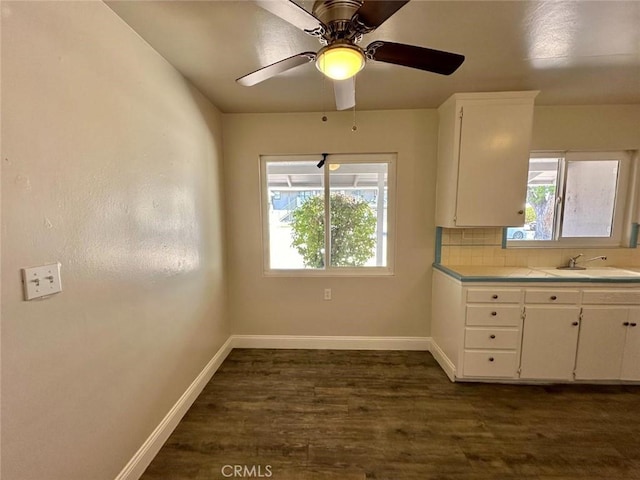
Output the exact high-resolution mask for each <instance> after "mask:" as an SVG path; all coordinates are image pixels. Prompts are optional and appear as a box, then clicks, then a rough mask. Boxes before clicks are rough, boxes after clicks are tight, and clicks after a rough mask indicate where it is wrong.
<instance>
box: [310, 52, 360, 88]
mask: <svg viewBox="0 0 640 480" xmlns="http://www.w3.org/2000/svg"><path fill="white" fill-rule="evenodd" d="M364 64H365V56H364V53H363V52H362V50H361V49H359V48H358V47H356V46H354V45H348V44H347V45H345V44H340V45H335V44H334V45H329V46H327V47H325V48H323V49H322V50H320V52H318V58H317V59H316V67H317V68H318V70H320V71H321V72H322V73H323V74H325V75H326V76H327V77H329V78H331V79H333V80H346V79H347V78H351V77H353V76H354V75H355V74H356V73H358V72H359V71H360V70H362V69H363V68H364Z"/></svg>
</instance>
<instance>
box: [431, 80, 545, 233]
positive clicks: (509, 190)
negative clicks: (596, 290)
mask: <svg viewBox="0 0 640 480" xmlns="http://www.w3.org/2000/svg"><path fill="white" fill-rule="evenodd" d="M537 94H538V92H537V91H534V92H497V93H457V94H455V95H453V96H451V97H450V98H449V99H448V100H447V101H446V102H444V103H443V104H442V105H441V106H440V108H438V113H439V118H440V128H439V134H438V174H437V175H438V177H437V186H436V191H437V193H436V225H439V226H443V227H474V226H476V227H488V226H511V225H523V224H524V209H525V199H526V188H527V173H528V165H529V151H530V143H531V127H532V122H533V101H534V98H535V96H536V95H537Z"/></svg>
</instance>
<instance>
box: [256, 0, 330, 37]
mask: <svg viewBox="0 0 640 480" xmlns="http://www.w3.org/2000/svg"><path fill="white" fill-rule="evenodd" d="M255 3H256V4H257V5H258V6H259V7H261V8H264V9H265V10H267V11H268V12H271V13H273V14H274V15H275V16H277V17H280V18H281V19H283V20H286V21H287V22H289V23H290V24H291V25H293V26H295V27H298V28H299V29H301V30H304V31H305V32H307V33H310V34H319V35H321V34H322V33H324V32H325V31H326V27H325V25H324V24H323V23H322V22H321V21H320V20H318V19H317V18H316V17H314V16H313V15H312V14H311V13H309V12H307V11H306V10H305V9H304V8H302V7H301V6H299V5H297V4H295V3H293V2H292V1H290V0H255Z"/></svg>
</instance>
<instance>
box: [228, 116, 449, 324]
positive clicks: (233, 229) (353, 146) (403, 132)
mask: <svg viewBox="0 0 640 480" xmlns="http://www.w3.org/2000/svg"><path fill="white" fill-rule="evenodd" d="M352 118H353V113H352V112H346V113H330V114H329V121H328V122H327V123H323V122H322V121H321V114H320V113H302V114H230V115H224V156H225V187H226V189H225V191H226V195H227V199H226V200H227V239H228V242H227V243H228V246H229V248H228V252H229V253H228V259H229V281H230V283H229V302H230V303H229V304H230V312H231V316H232V329H233V332H234V333H237V334H252V335H335V336H342V335H345V336H426V335H428V334H429V316H430V314H429V310H430V308H429V297H430V292H431V268H430V265H431V263H432V262H433V255H434V232H435V227H434V219H433V215H434V202H435V168H436V148H437V113H436V111H435V110H412V111H377V112H358V113H357V122H358V131H357V132H355V133H354V132H352V131H351V121H352ZM322 152H327V153H357V152H397V153H398V160H397V192H398V196H397V217H396V218H397V228H396V232H395V234H396V239H397V243H396V258H395V275H394V276H392V277H328V278H317V277H315V278H310V277H304V278H300V277H284V278H282V277H276V278H274V277H265V276H263V271H262V265H263V261H262V230H261V220H260V179H259V155H260V154H287V153H316V154H317V153H322ZM325 287H329V288H331V289H332V294H333V300H331V301H324V300H323V290H324V288H325Z"/></svg>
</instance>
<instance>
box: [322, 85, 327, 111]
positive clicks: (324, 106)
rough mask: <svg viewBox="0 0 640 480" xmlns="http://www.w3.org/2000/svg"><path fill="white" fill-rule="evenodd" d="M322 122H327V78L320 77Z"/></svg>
mask: <svg viewBox="0 0 640 480" xmlns="http://www.w3.org/2000/svg"><path fill="white" fill-rule="evenodd" d="M322 121H323V122H326V121H327V77H325V76H324V75H322Z"/></svg>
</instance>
